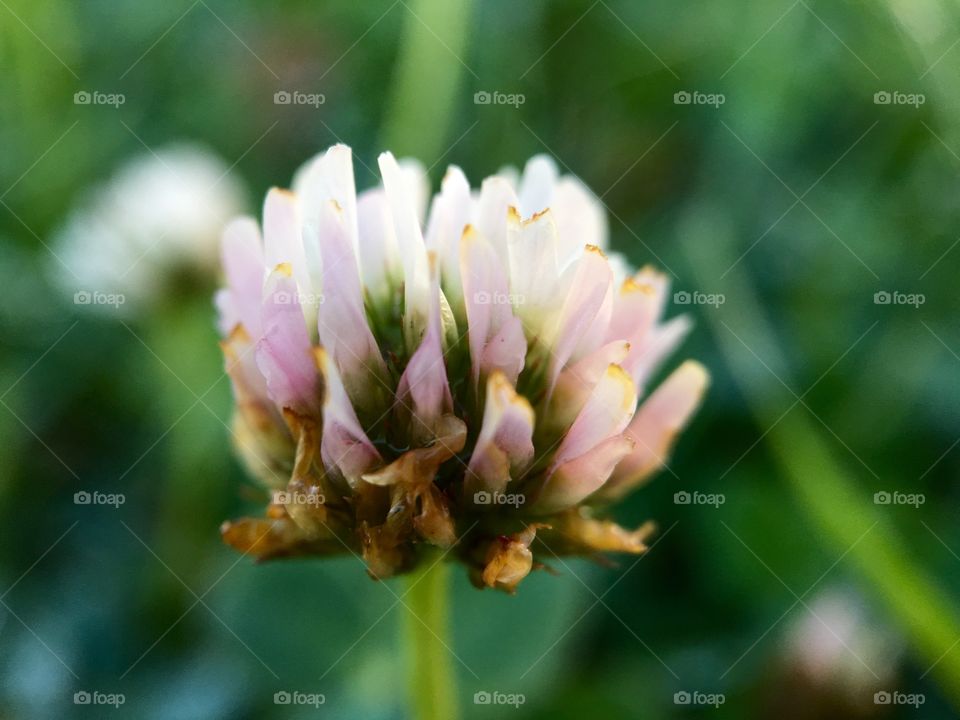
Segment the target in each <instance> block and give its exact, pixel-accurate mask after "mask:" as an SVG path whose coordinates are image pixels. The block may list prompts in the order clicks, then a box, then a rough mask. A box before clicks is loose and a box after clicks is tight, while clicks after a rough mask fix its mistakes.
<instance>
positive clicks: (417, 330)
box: [379, 153, 431, 350]
mask: <svg viewBox="0 0 960 720" xmlns="http://www.w3.org/2000/svg"><path fill="white" fill-rule="evenodd" d="M379 162H380V172H381V174H382V175H383V187H384V190H385V192H386V194H387V202H388V204H389V207H390V214H391V216H392V218H393V227H394V232H395V233H396V236H397V243H398V245H399V248H400V253H401V259H402V262H403V285H404V319H403V322H404V328H403V329H404V339H405V341H406V343H407V348H408V349H410V350H412V349H413V348H415V347H417V345H418V344H419V342H420V338H421V337H422V335H423V332H424V328H425V327H426V325H427V321H428V317H429V315H430V303H431V293H430V270H429V265H428V262H427V251H426V246H425V245H424V242H423V234H422V233H421V231H420V221H419V219H418V217H417V211H416V208H415V204H414V198H413V197H412V195H413V193H412V192H411V187H410V184H409V180H408V178H407V177H406V176H405V175H404V171H403V170H401V168H400V166H399V165H398V164H397V161H396V160H395V159H394V157H393V155H392V154H391V153H383V154H381V155H380V159H379Z"/></svg>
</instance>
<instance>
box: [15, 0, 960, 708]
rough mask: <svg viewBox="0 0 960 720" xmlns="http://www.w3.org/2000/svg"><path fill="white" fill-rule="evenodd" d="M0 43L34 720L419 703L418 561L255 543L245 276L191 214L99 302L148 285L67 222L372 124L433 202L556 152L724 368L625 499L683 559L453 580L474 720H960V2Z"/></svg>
mask: <svg viewBox="0 0 960 720" xmlns="http://www.w3.org/2000/svg"><path fill="white" fill-rule="evenodd" d="M0 67H2V70H3V71H2V73H0V98H2V99H3V101H2V102H0V147H2V148H3V151H2V152H0V297H2V298H3V301H2V303H0V327H2V330H3V335H2V342H0V400H2V405H3V407H2V408H0V438H2V440H0V447H2V451H0V536H2V543H0V603H2V605H0V717H3V718H52V717H57V718H70V717H118V718H119V717H134V718H142V719H149V718H227V717H229V718H268V717H278V718H279V717H284V718H286V717H301V716H302V717H321V716H324V717H344V718H346V717H351V718H352V717H365V718H400V717H405V716H406V709H405V708H406V706H407V705H406V695H405V688H404V683H405V666H406V660H405V657H404V654H403V649H402V647H401V643H400V639H401V636H400V630H399V627H400V624H401V622H402V620H403V616H404V613H406V610H405V609H404V608H403V607H402V605H398V604H397V603H396V594H397V592H398V588H399V587H400V586H399V585H397V584H396V583H393V584H389V583H388V584H386V585H384V584H377V583H374V582H372V581H370V580H369V579H367V577H366V576H365V574H364V572H363V570H362V567H361V565H360V563H359V562H357V561H356V560H339V561H329V562H316V561H290V562H282V563H276V564H270V565H264V566H259V567H257V566H254V565H252V563H251V562H250V561H249V560H248V559H246V558H238V557H237V556H236V555H235V554H234V553H232V552H231V551H229V550H228V549H227V548H225V547H223V546H221V544H220V540H219V535H218V525H219V523H220V521H221V520H223V519H225V518H229V517H236V516H239V515H241V514H244V513H256V512H258V506H260V505H261V504H262V498H263V496H262V495H261V494H260V492H259V491H258V490H257V488H256V487H255V485H254V484H253V483H252V482H251V481H250V479H249V478H247V477H246V476H245V475H244V472H243V470H242V468H241V466H240V464H239V463H238V462H237V461H236V460H235V459H234V456H233V453H232V449H231V441H230V436H229V433H228V431H227V430H226V426H225V424H224V423H226V422H227V421H228V419H229V416H230V408H231V397H230V389H229V383H228V382H227V381H226V379H225V377H224V375H223V372H222V361H221V357H220V353H219V349H218V347H217V336H216V330H215V326H214V312H213V307H212V303H211V295H212V292H213V290H214V288H215V286H216V284H217V282H218V280H217V277H216V274H215V272H214V271H212V270H210V269H209V266H206V267H207V268H208V269H206V270H203V269H202V268H200V269H198V268H197V267H194V268H193V269H192V270H184V269H183V268H179V269H174V270H171V269H169V268H168V267H167V266H166V265H165V261H164V257H165V250H164V248H165V242H164V240H163V238H162V237H157V238H156V242H155V243H147V244H146V245H145V246H144V248H143V249H144V252H143V253H140V254H138V255H137V256H136V260H137V264H138V267H139V268H140V269H139V270H138V274H135V275H134V276H133V277H135V278H136V277H139V278H141V279H140V280H139V282H147V281H148V280H149V281H151V282H153V283H155V284H157V285H158V286H159V290H155V291H154V292H153V293H152V294H151V295H150V297H149V298H148V299H147V300H145V301H143V302H141V303H137V304H136V307H134V303H132V302H131V303H128V304H125V305H124V306H123V307H92V306H88V305H82V304H79V305H78V304H76V303H75V301H74V293H75V292H78V291H82V290H87V291H98V290H99V291H102V292H112V291H119V290H118V289H116V288H112V287H98V286H92V287H91V286H85V285H84V284H83V282H84V280H83V278H80V277H74V278H72V279H71V277H70V275H71V268H70V267H65V265H69V264H70V263H67V262H65V261H63V259H62V258H63V256H64V254H65V251H64V249H63V248H64V247H65V245H64V244H63V243H64V242H66V241H64V240H63V238H64V236H65V234H69V233H68V232H67V230H65V228H69V218H70V217H71V216H72V215H74V214H75V213H76V212H77V211H78V210H77V209H78V208H84V207H88V206H90V205H91V204H95V203H96V202H97V200H96V198H97V197H98V196H97V192H98V191H97V190H95V188H98V187H103V186H104V183H110V182H111V178H116V177H117V173H118V172H119V171H120V170H121V168H122V167H124V166H125V164H126V163H128V162H129V161H130V160H131V159H132V158H138V157H139V158H145V159H146V160H148V161H149V159H151V158H154V159H156V158H155V157H154V156H155V155H161V156H162V149H163V148H165V147H168V146H169V145H170V144H171V143H176V142H183V141H190V142H193V143H199V144H201V145H202V146H205V147H206V148H208V149H209V151H210V152H212V153H215V154H216V155H217V156H219V157H220V158H221V159H222V162H223V167H224V168H225V175H226V176H227V177H228V178H229V179H225V180H224V183H226V185H228V186H230V187H232V188H234V192H235V193H239V195H237V197H239V198H240V199H239V200H237V202H239V203H241V205H242V207H243V209H245V210H246V211H247V212H251V213H257V212H258V206H259V203H260V198H262V197H263V195H264V193H265V191H266V189H267V188H268V187H270V186H271V185H275V184H281V185H283V184H287V183H288V182H289V179H290V177H291V175H292V173H293V172H294V170H295V169H296V167H297V166H298V165H299V164H300V163H301V162H302V161H304V160H305V159H306V158H308V157H310V156H311V155H313V154H314V153H316V152H318V151H319V150H322V149H324V148H325V147H327V146H329V145H330V144H332V143H334V142H338V141H342V142H345V143H347V144H349V145H351V146H352V147H353V149H354V153H355V157H356V175H357V181H358V184H359V185H360V186H361V187H366V186H369V185H371V184H373V183H374V182H376V175H375V174H374V173H373V172H372V171H371V170H370V168H375V167H376V164H375V163H376V156H377V154H378V153H379V152H380V151H381V150H382V149H387V148H389V149H392V150H393V151H394V152H395V153H396V154H397V155H415V156H418V157H419V158H420V159H421V160H422V161H423V163H424V165H425V166H426V167H427V168H429V174H430V177H431V180H432V182H433V186H434V188H436V187H437V185H438V183H439V180H440V178H441V177H442V175H443V171H444V168H445V167H446V165H447V164H450V163H455V164H457V165H459V166H461V167H462V168H464V170H465V171H466V172H467V174H468V176H469V177H470V178H471V179H472V180H473V181H474V182H478V181H479V179H480V178H482V177H483V176H484V175H487V174H490V173H492V172H495V171H497V170H498V169H499V168H500V167H501V166H503V165H507V164H514V165H516V164H521V165H522V163H523V162H524V161H525V160H526V159H527V158H528V157H530V156H531V155H534V154H536V153H541V152H547V153H550V154H552V155H553V156H554V157H555V158H556V160H557V162H558V163H559V165H560V166H561V167H562V168H564V169H565V170H566V171H567V172H572V173H574V174H576V175H578V176H580V177H581V178H583V179H584V180H585V182H586V183H587V184H588V185H589V186H590V187H592V188H593V189H594V190H595V191H596V192H597V194H598V195H599V196H600V197H601V198H602V200H603V202H604V204H605V205H606V206H607V208H608V211H609V221H610V235H611V241H612V244H613V246H614V247H615V248H616V249H618V250H621V251H622V252H624V253H625V254H626V255H627V256H628V257H629V258H630V259H631V260H632V261H633V262H634V263H636V264H637V265H642V264H645V263H653V264H655V265H657V266H659V267H660V268H662V269H663V270H664V271H665V272H667V273H669V274H670V275H671V276H672V280H673V287H674V290H676V291H678V292H686V293H689V295H687V296H678V300H680V302H675V303H673V304H672V306H671V308H670V310H669V312H670V314H676V313H679V312H689V313H691V314H692V315H693V316H694V318H695V319H696V321H697V326H696V329H695V330H694V332H693V334H692V336H691V337H690V339H689V340H688V341H687V342H686V343H685V344H684V346H683V347H682V348H681V351H680V353H678V358H679V357H685V356H691V357H695V358H698V359H699V360H701V361H702V362H703V363H704V364H706V365H707V366H708V367H709V368H710V370H711V372H712V374H713V385H712V388H711V390H710V393H709V396H708V398H707V400H706V403H705V405H704V407H703V409H702V411H701V413H700V414H699V415H698V416H697V418H696V419H695V421H694V422H693V424H692V426H691V427H690V428H689V430H688V431H687V432H686V433H685V435H684V436H683V437H682V439H681V440H680V442H679V445H678V447H677V449H676V453H675V456H674V457H673V459H672V460H671V462H670V468H669V471H664V472H663V473H661V475H660V476H659V477H658V478H657V479H656V481H655V482H654V483H653V484H651V485H650V486H649V487H648V488H646V489H644V490H642V491H641V492H638V493H636V494H635V495H634V496H633V497H631V498H630V499H629V501H628V502H626V503H625V504H624V505H623V506H622V507H620V508H619V509H618V511H617V512H618V517H619V519H620V520H622V521H624V522H634V523H638V522H640V521H642V520H645V519H648V518H655V519H656V520H657V521H658V523H659V525H660V528H661V531H660V535H659V539H658V541H657V544H656V545H655V546H654V547H653V549H652V550H651V552H650V553H649V554H648V555H647V556H645V557H644V558H643V559H641V560H640V561H639V562H635V561H634V560H633V559H627V560H626V561H620V562H618V563H617V564H616V565H613V566H611V567H598V566H595V565H592V564H590V563H587V562H583V561H569V562H567V563H566V564H565V565H560V564H558V565H557V567H556V569H557V570H558V571H559V572H558V575H557V576H551V575H548V574H547V573H537V574H534V575H533V576H531V577H530V578H528V579H527V580H526V581H525V582H524V583H523V584H522V585H521V588H520V592H519V594H518V595H517V596H515V597H508V596H506V595H502V594H497V593H494V592H492V591H486V592H478V591H475V590H473V589H472V588H471V587H470V586H469V584H468V583H467V581H466V578H465V577H463V575H462V573H457V576H456V587H455V589H454V592H455V594H456V599H455V604H454V623H455V631H454V644H453V649H454V650H455V653H456V656H454V654H451V655H450V656H449V658H447V660H448V661H449V662H450V663H451V664H453V665H455V667H456V669H457V672H458V674H459V676H460V681H461V687H460V690H459V691H458V692H459V693H460V695H461V696H462V706H463V712H464V715H465V716H466V717H468V718H483V717H516V718H539V717H550V718H579V717H588V716H589V717H610V718H652V719H654V718H687V717H691V718H692V717H717V718H773V717H777V718H848V717H865V718H869V717H884V718H886V717H890V718H896V717H924V718H950V717H958V708H960V642H958V641H960V523H958V522H957V520H958V511H957V507H958V501H960V495H958V485H957V470H958V467H960V449H957V447H956V446H957V444H958V442H960V409H958V391H960V327H958V323H957V317H958V309H960V308H958V293H957V274H958V268H960V249H957V248H956V247H955V246H956V245H957V244H958V242H960V230H958V228H960V224H958V221H960V205H958V199H960V194H958V189H960V188H958V168H960V155H958V153H960V74H958V69H960V5H958V3H956V2H953V1H952V0H889V1H888V2H876V3H859V2H823V1H819V0H797V1H796V2H793V3H792V4H791V2H790V0H778V1H777V2H770V3H760V4H758V3H751V2H746V0H723V1H722V2H710V3H708V2H694V3H683V4H679V5H678V4H677V3H674V2H667V1H666V0H653V1H652V2H646V3H632V2H626V1H624V0H597V1H596V2H592V1H591V0H586V1H585V2H574V1H572V0H563V1H560V0H557V1H552V2H548V1H547V0H528V1H525V2H521V3H517V2H513V1H512V0H483V2H479V1H478V2H473V3H471V2H469V1H468V0H455V1H454V0H444V1H443V2H441V1H440V0H437V1H436V2H433V1H432V0H397V1H396V2H390V0H384V1H382V2H381V1H377V2H363V3H357V2H353V1H349V0H330V1H328V2H324V3H315V2H307V1H306V0H303V1H299V0H284V1H278V2H274V3H254V2H252V1H249V0H241V1H235V2H226V1H224V0H196V2H194V1H193V0H183V1H182V2H179V1H178V2H169V3H160V2H152V3H143V2H129V1H128V0H120V1H115V0H111V1H110V2H107V1H106V0H86V1H85V2H83V3H73V2H66V1H65V0H47V1H46V2H43V3H37V2H31V1H29V0H2V1H0ZM279 91H288V92H294V91H298V92H302V93H305V94H322V95H323V102H322V104H321V103H319V102H318V103H316V104H314V105H295V104H292V103H291V104H277V103H276V102H275V101H274V94H275V93H277V92H279ZM483 91H486V92H491V93H493V92H500V93H504V94H506V95H510V94H514V95H517V94H519V95H522V96H523V102H522V104H521V103H520V102H519V101H518V102H517V103H515V104H513V105H510V104H493V103H491V104H477V103H476V101H475V94H476V93H477V92H483ZM78 92H88V93H96V92H99V93H103V94H106V95H109V94H122V96H123V98H124V100H123V104H121V105H118V106H114V105H103V104H96V103H95V102H91V103H90V104H82V103H81V104H78V103H77V102H75V101H74V95H75V93H78ZM684 92H686V93H690V95H689V97H691V98H692V101H691V102H690V103H684V102H683V100H684V99H685V98H686V97H687V96H684V95H680V96H676V97H675V94H676V93H684ZM695 92H696V93H701V95H696V96H694V95H693V93H695ZM877 93H881V94H880V95H877ZM883 93H889V94H888V95H883ZM895 93H900V95H897V94H895ZM711 95H712V96H722V103H721V99H720V98H719V97H714V98H713V99H712V100H711V99H710V97H709V96H711ZM887 99H889V100H890V101H889V102H884V101H885V100H887ZM197 197H198V198H199V197H200V196H199V195H198V196H197ZM158 202H159V199H158ZM198 203H199V208H200V209H199V210H198V212H199V211H202V210H203V209H204V208H206V205H205V204H204V203H200V202H199V199H198ZM146 204H147V205H149V204H150V203H149V198H148V201H147V203H146ZM160 214H161V215H163V212H161V213H160ZM127 222H128V224H130V225H132V226H136V225H137V219H136V217H133V218H127ZM96 235H97V233H96V232H94V233H93V234H92V235H91V236H90V238H95V236H96ZM121 239H122V238H121ZM88 240H89V242H90V244H89V245H88V246H83V248H82V249H81V251H80V252H79V257H84V256H86V258H87V259H88V260H89V259H90V258H91V257H93V258H94V259H96V254H97V253H102V252H104V250H103V244H102V243H99V244H98V243H97V242H95V241H94V240H92V239H89V238H88ZM214 240H215V239H214ZM141 255H142V259H141V257H140V256H141ZM71 257H74V258H75V257H78V255H76V248H74V255H73V256H71ZM74 261H75V260H74ZM74 261H71V262H74ZM94 264H96V263H94ZM877 293H889V295H888V296H883V295H880V296H879V297H878V296H877V295H876V294H877ZM896 293H900V295H897V294H896ZM687 297H689V298H690V299H691V302H690V303H689V304H686V305H684V304H683V302H682V300H683V299H685V298H687ZM711 297H712V301H711V300H710V298H711ZM886 297H889V298H890V299H891V302H890V303H886V304H885V303H883V300H884V299H885V298H886ZM708 301H709V302H708ZM80 491H87V492H94V491H96V492H100V493H104V494H111V493H113V494H116V493H122V495H123V500H124V501H123V504H122V505H119V506H118V507H113V506H111V505H92V504H91V505H83V504H76V503H75V502H74V494H75V493H77V492H80ZM681 491H687V492H694V491H699V492H701V493H705V494H712V495H719V496H720V497H719V498H715V499H716V503H714V504H713V505H711V504H703V503H701V504H681V503H678V502H676V500H675V493H677V492H681ZM878 492H887V493H891V495H890V496H889V497H890V498H892V502H891V503H890V504H883V503H882V500H883V498H884V496H880V500H881V502H879V503H878V502H877V499H876V497H875V494H876V493H878ZM895 493H900V494H899V495H897V494H895ZM720 500H722V501H723V502H722V505H721V504H719V502H720ZM921 501H922V504H921ZM283 691H290V692H292V691H299V692H303V693H322V694H323V695H324V697H325V700H326V702H325V704H324V705H323V706H322V707H320V708H319V709H315V708H312V707H303V706H299V707H295V706H285V705H277V704H275V702H274V694H275V693H277V692H283ZM478 691H499V692H503V693H522V694H523V695H524V698H525V701H524V703H523V705H522V706H521V707H519V708H513V707H490V706H484V705H477V704H475V703H474V700H473V696H474V693H475V692H478ZM77 692H90V693H93V692H101V693H106V694H109V693H122V694H123V696H124V704H123V705H122V706H121V707H120V708H119V709H116V710H115V709H113V708H111V707H102V706H101V707H89V706H84V705H78V704H75V702H74V694H75V693H77ZM877 692H880V693H888V695H887V696H882V695H881V696H879V700H880V701H882V700H883V699H884V697H887V698H889V699H890V700H891V702H890V703H889V704H884V703H883V702H879V703H878V702H877V701H876V700H875V693H877ZM677 693H689V695H687V696H685V695H682V694H681V695H677ZM718 694H722V700H723V703H722V705H720V706H719V707H706V706H704V705H703V704H702V703H703V702H705V701H706V700H708V699H709V698H707V697H706V696H710V695H713V696H716V695H718ZM686 698H689V699H690V703H689V704H685V703H684V700H685V699H686ZM720 699H721V698H719V697H714V700H715V701H718V702H719V700H720ZM921 700H922V702H923V704H922V706H920V707H919V709H917V708H916V707H915V706H914V705H915V704H916V703H918V702H920V701H921ZM910 702H913V703H914V705H909V704H904V703H910Z"/></svg>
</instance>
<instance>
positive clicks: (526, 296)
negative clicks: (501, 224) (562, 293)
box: [507, 207, 561, 332]
mask: <svg viewBox="0 0 960 720" xmlns="http://www.w3.org/2000/svg"><path fill="white" fill-rule="evenodd" d="M507 253H508V257H509V268H510V289H511V291H512V292H513V294H514V296H515V297H516V300H517V313H518V314H519V315H520V317H521V318H523V320H524V323H525V324H526V325H527V326H528V330H530V331H533V332H538V331H539V330H540V329H541V328H542V326H543V324H544V321H545V316H546V315H548V314H549V313H550V312H551V311H553V309H554V308H555V307H556V306H557V305H558V302H557V296H558V292H559V290H560V287H561V286H560V282H559V280H560V266H559V264H558V261H557V227H556V224H555V223H554V219H553V212H552V211H550V210H545V211H544V212H542V213H539V214H537V215H534V216H533V217H532V218H531V219H530V220H525V221H521V220H520V215H519V214H518V213H517V211H516V209H514V208H512V207H511V208H510V210H509V211H508V216H507Z"/></svg>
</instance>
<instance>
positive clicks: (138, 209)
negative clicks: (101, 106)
mask: <svg viewBox="0 0 960 720" xmlns="http://www.w3.org/2000/svg"><path fill="white" fill-rule="evenodd" d="M243 200H244V189H243V186H242V184H241V183H240V182H239V181H238V180H237V179H236V177H234V176H233V175H232V174H231V172H230V168H229V167H228V166H227V165H226V164H225V163H224V162H223V161H222V160H221V159H220V158H219V157H217V156H216V155H214V154H213V153H211V152H210V151H209V150H206V149H205V148H203V147H201V146H198V145H193V144H176V145H170V146H167V147H165V148H162V149H160V150H158V151H156V152H155V153H145V154H143V155H140V156H137V157H135V158H133V159H131V160H130V161H128V162H127V163H126V164H125V165H123V166H122V167H121V168H120V169H119V170H118V171H117V172H116V173H114V174H113V176H112V177H111V178H110V179H109V180H108V181H107V182H106V183H105V184H103V185H102V186H99V187H97V188H95V189H94V190H93V191H92V192H91V193H90V194H89V196H88V197H87V198H86V199H85V200H84V201H82V202H81V204H80V205H79V206H78V207H77V208H75V209H74V210H73V211H72V212H71V214H70V215H69V217H68V218H67V220H66V222H65V223H64V225H63V226H62V227H61V228H60V229H59V230H58V231H57V233H56V237H55V247H54V251H55V252H56V254H57V257H58V258H59V260H60V262H58V263H56V268H55V271H56V275H57V282H58V284H59V285H60V286H61V287H63V288H64V289H66V290H67V291H68V292H69V293H70V294H71V295H72V296H73V298H74V302H75V303H77V304H84V305H94V306H98V307H105V308H109V309H115V308H118V307H122V308H124V309H125V310H126V311H127V312H135V311H136V309H137V308H138V307H142V306H143V305H144V304H146V303H150V302H152V301H154V300H156V299H157V298H158V297H160V295H161V294H162V293H163V292H164V290H165V288H166V287H167V286H168V283H169V281H170V280H171V278H172V277H173V276H174V275H175V274H177V273H194V274H198V275H201V276H203V275H208V276H209V277H210V279H211V281H212V279H213V278H214V277H215V275H216V273H217V257H218V243H219V237H220V231H221V229H222V227H223V225H224V223H226V222H227V220H229V219H230V218H231V217H233V216H234V215H236V214H237V213H238V212H241V211H242V210H243V207H244V201H243Z"/></svg>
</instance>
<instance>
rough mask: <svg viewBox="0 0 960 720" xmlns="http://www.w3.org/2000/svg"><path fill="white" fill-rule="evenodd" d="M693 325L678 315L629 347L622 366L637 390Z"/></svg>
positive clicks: (684, 316) (687, 318) (686, 318)
mask: <svg viewBox="0 0 960 720" xmlns="http://www.w3.org/2000/svg"><path fill="white" fill-rule="evenodd" d="M692 325H693V323H692V322H691V321H690V318H689V317H687V316H686V315H678V316H677V317H675V318H673V319H672V320H669V321H668V322H666V323H664V324H663V325H660V326H658V327H656V328H654V329H653V330H651V331H650V332H649V333H647V334H646V335H645V336H644V337H643V338H641V339H640V340H639V341H638V342H636V343H633V344H632V345H631V346H630V354H629V355H628V356H627V359H626V360H624V361H623V366H624V368H625V369H626V370H627V372H629V373H630V376H631V377H632V378H633V379H634V382H635V383H636V384H637V387H638V388H643V387H644V386H645V385H646V382H647V380H649V379H650V376H651V375H653V373H654V372H656V370H657V368H658V367H660V364H661V363H662V362H663V361H664V360H665V359H666V358H667V357H668V356H669V355H670V353H672V352H673V351H674V350H675V349H676V348H677V346H678V345H680V343H681V342H682V341H683V339H684V338H685V337H686V336H687V333H689V332H690V328H691V327H692Z"/></svg>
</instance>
